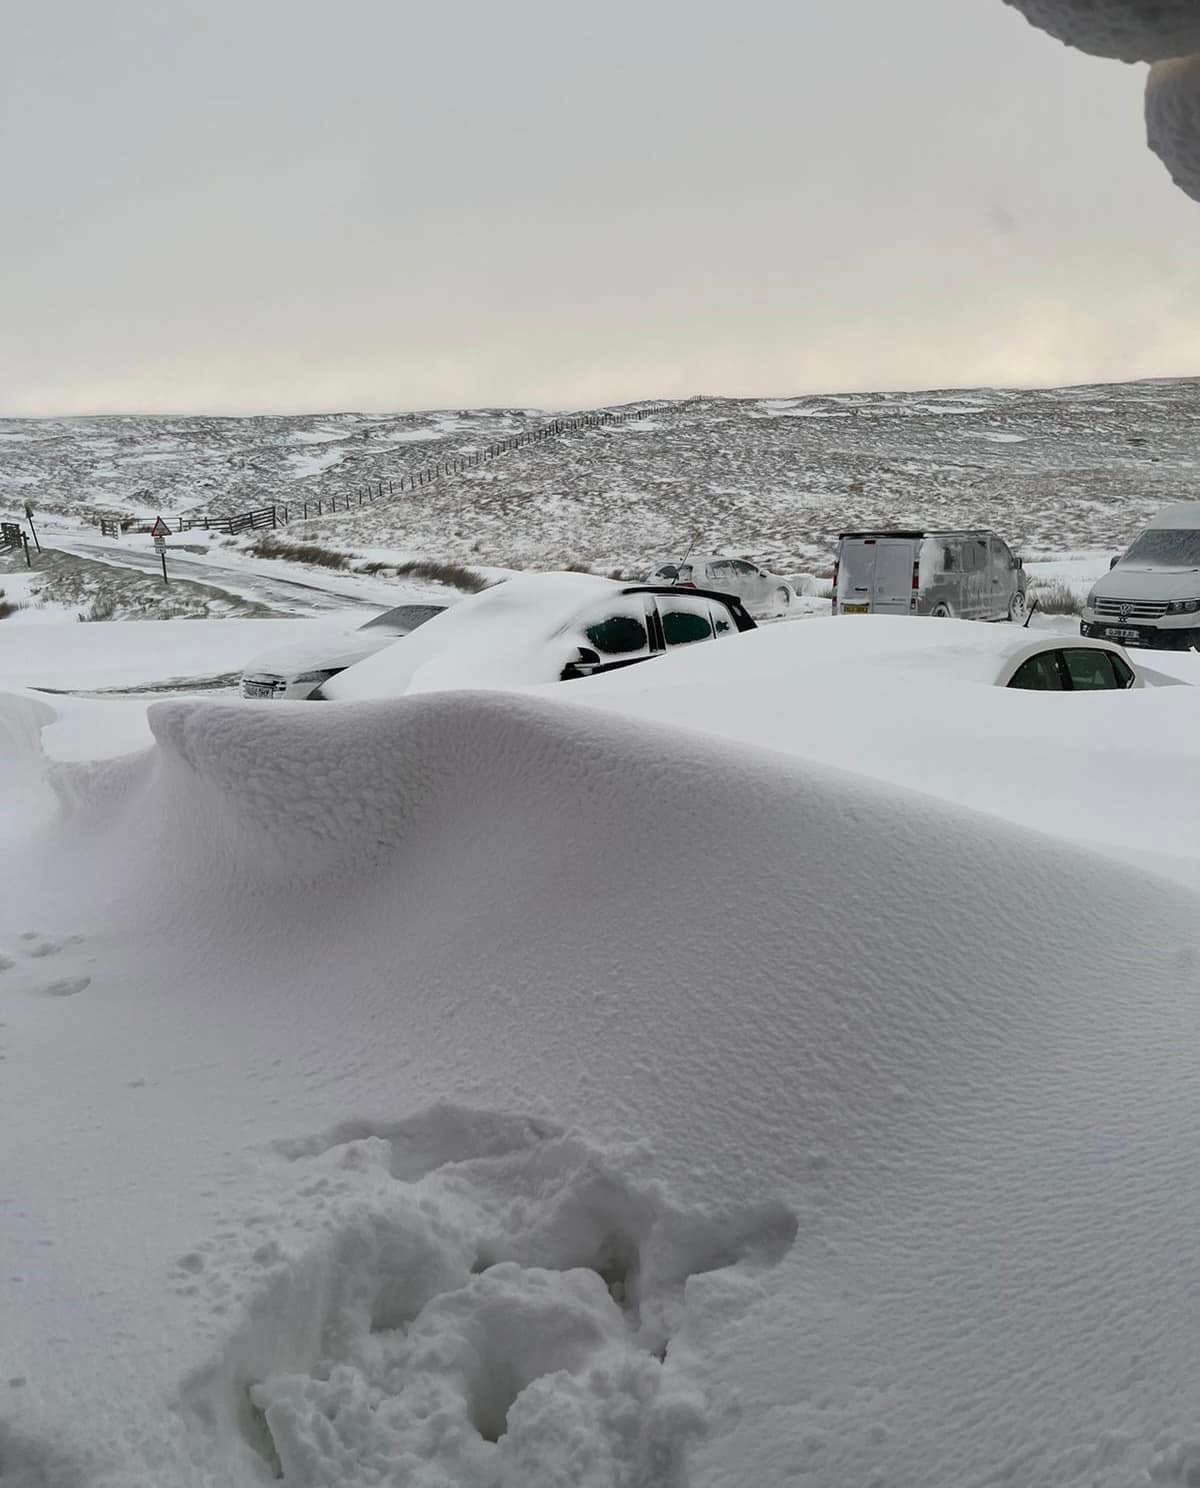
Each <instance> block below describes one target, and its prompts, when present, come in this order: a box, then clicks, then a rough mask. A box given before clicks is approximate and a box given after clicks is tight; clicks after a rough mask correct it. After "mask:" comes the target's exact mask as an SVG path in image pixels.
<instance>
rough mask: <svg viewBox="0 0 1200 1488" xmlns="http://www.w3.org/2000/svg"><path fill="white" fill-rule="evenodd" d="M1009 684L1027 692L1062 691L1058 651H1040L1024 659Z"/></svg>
mask: <svg viewBox="0 0 1200 1488" xmlns="http://www.w3.org/2000/svg"><path fill="white" fill-rule="evenodd" d="M1008 685H1009V686H1010V687H1019V688H1021V689H1022V690H1023V691H1025V692H1061V691H1062V690H1063V684H1062V674H1061V673H1060V671H1059V669H1058V652H1057V651H1039V652H1038V654H1037V655H1036V656H1031V657H1030V658H1029V660H1028V661H1023V662H1022V663H1021V665H1020V666H1019V667H1018V668H1017V670H1016V671H1015V672H1014V673H1013V679H1012V681H1011V682H1010V683H1009V684H1008Z"/></svg>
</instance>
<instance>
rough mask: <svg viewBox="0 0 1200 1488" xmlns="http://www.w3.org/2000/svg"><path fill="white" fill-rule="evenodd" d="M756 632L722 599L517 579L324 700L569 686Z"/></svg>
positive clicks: (396, 647)
mask: <svg viewBox="0 0 1200 1488" xmlns="http://www.w3.org/2000/svg"><path fill="white" fill-rule="evenodd" d="M754 628H755V625H754V620H753V619H752V617H751V616H750V614H749V612H748V611H747V610H746V608H745V606H744V605H743V604H742V603H741V602H740V601H739V600H738V599H736V598H734V597H733V596H731V595H728V594H714V593H710V592H708V591H706V590H702V589H690V590H680V589H677V588H674V587H672V586H670V585H662V584H659V585H655V584H624V583H619V582H618V581H616V580H614V579H604V578H600V577H598V576H597V575H595V574H576V573H547V574H522V575H521V576H520V577H518V578H513V579H508V580H506V581H505V582H504V583H502V584H498V585H496V586H495V587H494V588H492V589H486V590H484V592H483V593H482V594H476V595H472V596H471V597H470V598H469V599H464V600H461V601H460V602H459V603H458V604H456V605H455V606H454V607H453V608H452V609H450V610H447V611H446V613H445V614H444V615H438V616H437V617H436V618H435V619H433V620H431V621H430V622H429V623H428V624H427V625H423V626H422V627H421V629H420V630H418V631H416V632H414V633H413V634H412V635H409V636H405V637H404V638H403V639H402V640H398V641H396V642H395V643H394V644H393V645H391V646H388V647H387V648H386V649H385V650H382V651H379V652H378V653H377V654H376V655H374V656H371V657H368V658H367V660H365V661H362V662H359V663H358V665H356V666H352V667H348V668H347V669H346V670H345V671H344V672H340V673H339V674H338V675H337V676H336V677H331V678H330V680H329V681H328V682H326V683H325V684H324V686H323V687H322V688H321V695H322V696H323V697H326V698H338V699H348V698H382V697H398V696H400V695H401V694H403V693H407V692H429V691H435V690H442V689H448V688H505V687H522V686H527V685H530V684H533V683H540V682H557V681H571V680H574V679H578V678H581V677H591V676H594V675H597V674H598V673H602V672H611V671H616V670H619V669H621V668H625V667H630V666H634V665H636V664H637V663H638V662H643V661H650V660H652V659H653V658H655V657H659V656H662V655H664V654H666V653H669V652H672V651H676V650H680V649H682V648H684V647H689V646H695V645H696V643H697V642H699V641H711V640H717V639H720V638H722V637H728V636H734V635H737V634H738V633H739V632H743V631H749V630H753V629H754Z"/></svg>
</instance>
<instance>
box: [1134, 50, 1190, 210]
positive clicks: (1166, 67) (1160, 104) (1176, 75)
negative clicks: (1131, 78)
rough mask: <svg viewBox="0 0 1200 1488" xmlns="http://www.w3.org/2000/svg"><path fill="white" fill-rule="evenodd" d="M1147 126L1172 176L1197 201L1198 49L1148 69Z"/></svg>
mask: <svg viewBox="0 0 1200 1488" xmlns="http://www.w3.org/2000/svg"><path fill="white" fill-rule="evenodd" d="M1146 128H1147V131H1148V134H1149V140H1150V148H1151V149H1152V150H1153V151H1154V153H1155V154H1156V155H1157V156H1158V157H1159V159H1160V160H1161V161H1162V163H1163V164H1164V165H1165V166H1166V168H1167V169H1168V170H1169V171H1170V173H1171V178H1172V180H1173V181H1174V182H1175V184H1176V185H1177V186H1179V187H1181V188H1182V189H1183V190H1184V191H1186V192H1187V194H1188V195H1189V196H1192V197H1195V199H1196V200H1197V201H1200V52H1197V54H1196V55H1195V56H1192V57H1186V58H1182V59H1178V60H1175V61H1170V62H1158V63H1156V64H1155V65H1154V66H1153V67H1152V68H1151V69H1150V77H1149V79H1148V80H1147V83H1146Z"/></svg>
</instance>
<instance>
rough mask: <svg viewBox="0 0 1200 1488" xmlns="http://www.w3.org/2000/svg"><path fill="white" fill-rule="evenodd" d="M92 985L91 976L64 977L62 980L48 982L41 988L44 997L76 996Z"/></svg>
mask: <svg viewBox="0 0 1200 1488" xmlns="http://www.w3.org/2000/svg"><path fill="white" fill-rule="evenodd" d="M91 985H92V979H91V977H90V976H78V977H63V978H62V980H61V981H57V982H48V983H47V984H46V986H44V987H42V988H41V995H42V996H43V997H75V996H77V995H78V994H79V993H80V992H86V991H87V989H88V988H89V987H90V986H91Z"/></svg>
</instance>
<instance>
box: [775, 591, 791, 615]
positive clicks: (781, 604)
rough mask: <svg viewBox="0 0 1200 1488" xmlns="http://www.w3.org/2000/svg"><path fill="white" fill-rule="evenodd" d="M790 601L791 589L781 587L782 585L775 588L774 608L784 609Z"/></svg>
mask: <svg viewBox="0 0 1200 1488" xmlns="http://www.w3.org/2000/svg"><path fill="white" fill-rule="evenodd" d="M791 602H792V594H791V590H790V589H785V588H783V586H782V585H780V587H779V588H778V589H776V591H775V608H776V609H777V610H786V609H787V607H788V606H789V605H790V604H791Z"/></svg>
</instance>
